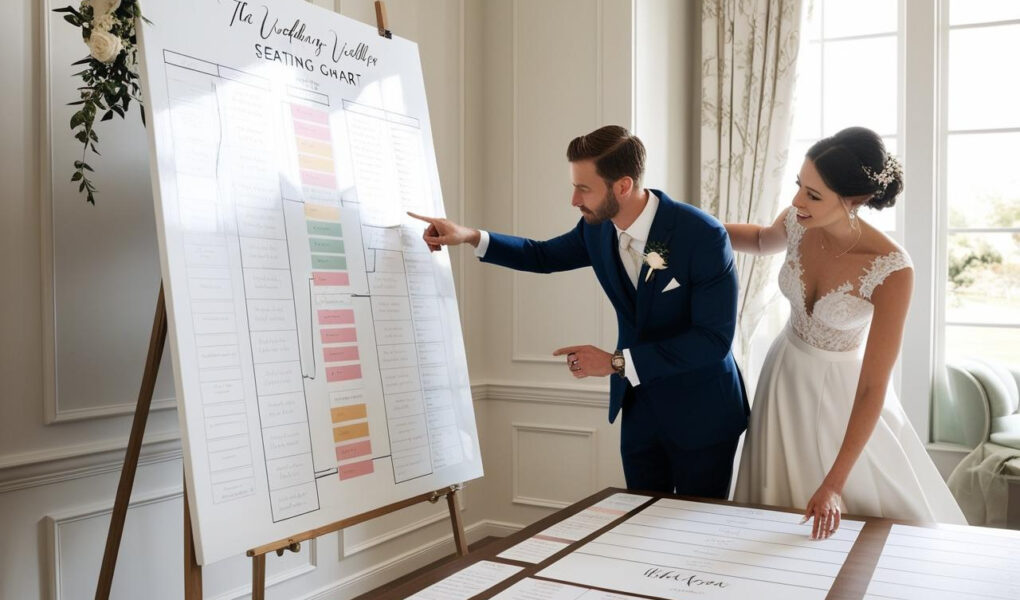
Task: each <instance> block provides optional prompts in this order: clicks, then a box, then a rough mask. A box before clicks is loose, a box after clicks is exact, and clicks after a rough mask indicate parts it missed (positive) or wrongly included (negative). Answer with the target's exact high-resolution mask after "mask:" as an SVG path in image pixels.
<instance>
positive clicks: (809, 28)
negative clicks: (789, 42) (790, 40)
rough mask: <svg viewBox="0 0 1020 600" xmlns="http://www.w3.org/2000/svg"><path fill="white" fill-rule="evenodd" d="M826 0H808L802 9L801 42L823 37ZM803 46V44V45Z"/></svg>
mask: <svg viewBox="0 0 1020 600" xmlns="http://www.w3.org/2000/svg"><path fill="white" fill-rule="evenodd" d="M823 1H824V0H807V2H805V3H804V9H803V10H802V11H801V28H802V29H803V32H802V33H801V43H804V42H810V41H817V40H820V39H822V14H821V13H822V2H823ZM802 48H803V46H802Z"/></svg>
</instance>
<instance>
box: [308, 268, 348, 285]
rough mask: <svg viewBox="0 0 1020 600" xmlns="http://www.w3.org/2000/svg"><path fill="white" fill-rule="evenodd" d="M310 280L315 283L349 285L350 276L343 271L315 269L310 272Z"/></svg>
mask: <svg viewBox="0 0 1020 600" xmlns="http://www.w3.org/2000/svg"><path fill="white" fill-rule="evenodd" d="M312 281H313V282H315V285H351V278H350V277H348V276H347V273H346V272H345V271H338V272H335V273H330V272H328V271H316V272H314V273H312Z"/></svg>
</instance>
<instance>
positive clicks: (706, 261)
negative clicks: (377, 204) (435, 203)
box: [411, 126, 749, 498]
mask: <svg viewBox="0 0 1020 600" xmlns="http://www.w3.org/2000/svg"><path fill="white" fill-rule="evenodd" d="M567 159H568V160H569V161H570V172H571V179H572V183H573V187H574V193H573V196H572V197H571V205H573V206H575V207H577V208H578V209H579V210H580V211H581V220H580V221H579V222H578V223H577V226H576V227H574V228H573V229H572V230H570V231H569V232H567V233H565V234H563V235H561V236H559V237H555V238H553V239H551V240H547V241H544V242H539V241H535V240H530V239H526V238H520V237H514V236H508V235H503V234H498V233H490V232H486V231H480V230H477V229H472V228H469V227H464V226H462V225H458V224H457V223H454V222H452V221H449V220H447V219H437V218H431V217H422V216H419V215H414V214H412V215H411V216H413V217H416V218H419V219H422V220H424V221H426V222H427V223H428V224H429V225H428V226H427V227H426V229H425V233H424V235H423V239H424V240H425V242H426V243H427V244H428V245H429V248H430V249H431V250H433V251H436V250H439V249H440V247H441V246H444V245H457V244H462V243H469V244H471V245H472V246H474V247H475V254H476V255H477V256H478V257H479V258H481V260H482V261H483V262H491V263H494V264H497V265H502V266H504V267H509V268H511V269H517V270H519V271H532V272H538V273H551V272H554V271H567V270H570V269H578V268H581V267H591V268H592V269H593V270H594V271H595V275H596V276H597V277H598V280H599V282H600V283H601V284H602V288H603V289H604V290H605V292H606V295H607V296H609V300H610V302H612V304H613V307H614V308H615V309H616V318H617V322H618V325H619V338H618V340H617V344H616V351H615V352H606V351H604V350H601V349H599V348H596V347H594V346H570V347H567V348H560V349H558V350H556V351H555V352H554V353H553V354H554V355H556V356H565V357H566V366H567V368H568V369H569V370H570V372H571V374H572V375H573V376H574V377H576V378H582V377H606V376H609V377H610V401H609V422H610V423H612V422H613V421H614V420H615V419H616V415H617V414H618V413H619V412H620V410H621V408H622V409H623V425H622V431H621V440H620V452H621V455H622V457H623V469H624V474H625V475H626V478H627V487H628V488H630V489H636V490H654V491H666V492H675V493H678V494H687V495H693V496H702V497H710V498H725V497H726V496H727V494H728V492H729V485H730V477H731V475H732V470H733V455H734V452H735V451H736V448H737V440H738V439H739V437H740V434H741V433H742V432H743V431H744V429H745V428H746V426H747V414H748V412H749V409H748V404H747V395H746V394H745V392H744V386H743V382H742V381H741V377H740V372H739V370H738V369H737V365H736V363H735V362H734V360H733V355H732V354H731V353H730V344H731V342H732V339H733V330H734V327H735V325H736V315H737V277H736V273H735V270H734V263H733V252H732V250H731V248H730V243H729V238H728V237H727V235H726V230H725V229H724V228H723V226H722V225H721V224H720V223H719V222H718V221H716V220H715V219H714V218H712V217H711V216H709V215H708V214H706V213H704V212H702V211H700V210H698V209H696V208H693V207H691V206H688V205H685V204H680V203H678V202H675V201H673V200H671V199H670V198H669V197H668V196H667V195H666V194H665V193H663V192H661V191H658V190H651V189H645V188H643V187H641V186H640V183H641V176H642V173H643V171H644V161H645V148H644V145H643V144H642V143H641V140H639V139H638V138H637V137H636V136H633V135H631V134H630V132H628V131H627V130H626V129H625V128H623V127H618V126H607V127H602V128H600V129H597V130H595V131H593V132H591V133H590V134H588V135H584V136H580V137H578V138H575V139H574V140H573V141H571V142H570V145H569V146H568V148H567Z"/></svg>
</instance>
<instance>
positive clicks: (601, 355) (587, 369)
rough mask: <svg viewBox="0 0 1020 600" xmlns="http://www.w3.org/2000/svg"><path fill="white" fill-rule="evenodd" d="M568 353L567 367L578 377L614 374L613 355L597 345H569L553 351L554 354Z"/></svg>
mask: <svg viewBox="0 0 1020 600" xmlns="http://www.w3.org/2000/svg"><path fill="white" fill-rule="evenodd" d="M564 354H566V355H567V368H568V369H570V374H571V375H573V376H574V377H575V378H576V379H580V378H582V377H605V376H606V375H612V374H613V372H614V371H613V364H612V360H613V355H612V354H610V353H608V352H605V351H603V350H600V349H598V348H596V347H595V346H567V347H566V348H560V349H559V350H556V351H555V352H553V356H563V355H564Z"/></svg>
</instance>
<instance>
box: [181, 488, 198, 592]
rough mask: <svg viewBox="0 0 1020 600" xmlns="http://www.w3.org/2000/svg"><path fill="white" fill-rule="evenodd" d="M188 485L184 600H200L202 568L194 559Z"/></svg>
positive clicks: (185, 510) (185, 506) (185, 505)
mask: <svg viewBox="0 0 1020 600" xmlns="http://www.w3.org/2000/svg"><path fill="white" fill-rule="evenodd" d="M189 508H190V507H189V506H188V484H187V483H185V484H184V600H202V566H201V565H199V564H198V560H197V559H196V558H195V538H194V537H193V536H192V535H191V510H189Z"/></svg>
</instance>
